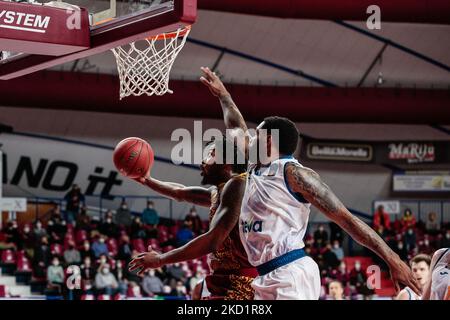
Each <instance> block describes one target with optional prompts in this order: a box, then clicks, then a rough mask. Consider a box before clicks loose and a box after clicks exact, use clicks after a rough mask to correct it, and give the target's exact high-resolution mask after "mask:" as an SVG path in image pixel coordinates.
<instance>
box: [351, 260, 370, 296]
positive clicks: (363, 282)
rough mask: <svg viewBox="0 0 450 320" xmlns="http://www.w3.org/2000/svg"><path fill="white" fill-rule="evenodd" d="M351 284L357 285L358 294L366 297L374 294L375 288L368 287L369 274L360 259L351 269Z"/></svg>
mask: <svg viewBox="0 0 450 320" xmlns="http://www.w3.org/2000/svg"><path fill="white" fill-rule="evenodd" d="M350 284H351V285H352V286H354V287H355V289H356V292H357V293H358V294H361V295H363V296H364V297H368V296H371V295H372V294H373V290H372V289H369V288H368V287H367V275H366V273H365V272H364V271H363V270H362V269H361V263H360V262H359V261H356V262H355V268H354V269H353V270H352V271H350Z"/></svg>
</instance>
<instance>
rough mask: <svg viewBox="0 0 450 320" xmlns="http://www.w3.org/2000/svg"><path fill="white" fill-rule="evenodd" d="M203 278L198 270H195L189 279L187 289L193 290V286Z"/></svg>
mask: <svg viewBox="0 0 450 320" xmlns="http://www.w3.org/2000/svg"><path fill="white" fill-rule="evenodd" d="M203 279H204V277H203V275H202V273H201V272H200V271H199V270H197V272H195V275H194V276H193V277H191V278H190V279H189V290H190V291H191V292H192V291H194V288H195V286H196V285H197V284H198V283H199V282H200V281H203Z"/></svg>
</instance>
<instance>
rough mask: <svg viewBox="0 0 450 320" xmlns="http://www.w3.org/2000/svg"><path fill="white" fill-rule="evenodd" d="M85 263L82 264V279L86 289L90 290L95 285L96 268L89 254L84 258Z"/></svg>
mask: <svg viewBox="0 0 450 320" xmlns="http://www.w3.org/2000/svg"><path fill="white" fill-rule="evenodd" d="M83 261H84V262H83V264H82V265H81V266H80V272H81V281H82V282H83V287H84V289H85V290H86V291H89V290H91V289H92V287H93V283H94V279H95V268H94V267H93V266H92V260H91V258H90V257H89V256H86V257H85V258H84V260H83Z"/></svg>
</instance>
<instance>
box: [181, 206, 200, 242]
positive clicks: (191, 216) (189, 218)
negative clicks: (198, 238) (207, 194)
mask: <svg viewBox="0 0 450 320" xmlns="http://www.w3.org/2000/svg"><path fill="white" fill-rule="evenodd" d="M184 221H185V222H187V223H188V225H189V226H190V227H191V230H192V231H193V232H194V233H195V234H196V235H199V234H201V233H203V225H202V220H201V219H200V217H199V216H198V214H197V209H195V207H192V208H191V209H190V210H189V213H188V214H187V215H186V217H185V218H184Z"/></svg>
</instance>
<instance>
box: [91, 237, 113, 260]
mask: <svg viewBox="0 0 450 320" xmlns="http://www.w3.org/2000/svg"><path fill="white" fill-rule="evenodd" d="M92 250H93V251H94V256H95V257H96V258H99V257H100V256H101V255H102V254H104V255H108V254H109V252H108V247H107V245H106V243H105V237H104V236H97V237H96V240H95V241H94V243H93V244H92Z"/></svg>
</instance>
